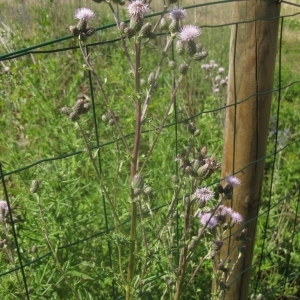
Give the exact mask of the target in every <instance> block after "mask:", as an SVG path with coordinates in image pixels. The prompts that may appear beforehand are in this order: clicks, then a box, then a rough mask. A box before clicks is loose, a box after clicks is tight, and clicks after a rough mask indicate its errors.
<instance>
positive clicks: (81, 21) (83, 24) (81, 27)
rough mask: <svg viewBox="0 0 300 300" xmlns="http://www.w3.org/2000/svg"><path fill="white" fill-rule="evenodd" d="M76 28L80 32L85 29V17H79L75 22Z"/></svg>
mask: <svg viewBox="0 0 300 300" xmlns="http://www.w3.org/2000/svg"><path fill="white" fill-rule="evenodd" d="M77 28H78V30H79V31H80V32H82V31H86V29H87V21H86V20H85V19H81V20H80V21H79V23H78V24H77Z"/></svg>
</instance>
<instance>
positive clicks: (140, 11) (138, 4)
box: [127, 0, 149, 17]
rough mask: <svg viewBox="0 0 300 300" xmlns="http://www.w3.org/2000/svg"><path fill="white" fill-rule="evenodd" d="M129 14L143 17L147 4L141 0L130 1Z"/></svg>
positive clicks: (147, 7) (146, 10)
mask: <svg viewBox="0 0 300 300" xmlns="http://www.w3.org/2000/svg"><path fill="white" fill-rule="evenodd" d="M127 9H128V12H129V14H130V16H141V17H143V16H144V14H145V13H146V12H148V11H149V6H148V4H145V3H144V2H143V1H142V0H135V1H132V2H131V3H130V4H129V5H128V7H127Z"/></svg>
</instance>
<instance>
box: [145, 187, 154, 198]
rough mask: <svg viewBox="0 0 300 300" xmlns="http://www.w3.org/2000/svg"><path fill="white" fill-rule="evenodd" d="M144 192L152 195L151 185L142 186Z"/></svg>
mask: <svg viewBox="0 0 300 300" xmlns="http://www.w3.org/2000/svg"><path fill="white" fill-rule="evenodd" d="M144 194H145V195H147V196H148V197H150V198H151V197H152V196H153V189H152V187H151V186H145V187H144Z"/></svg>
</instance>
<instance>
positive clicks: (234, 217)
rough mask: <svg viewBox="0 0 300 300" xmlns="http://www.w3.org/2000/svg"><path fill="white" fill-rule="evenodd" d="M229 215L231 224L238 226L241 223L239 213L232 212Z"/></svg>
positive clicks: (241, 219)
mask: <svg viewBox="0 0 300 300" xmlns="http://www.w3.org/2000/svg"><path fill="white" fill-rule="evenodd" d="M229 215H230V217H231V222H232V223H237V224H240V223H242V222H243V217H242V215H241V214H240V213H238V212H236V211H232V212H231V213H230V214H229Z"/></svg>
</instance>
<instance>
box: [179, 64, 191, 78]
mask: <svg viewBox="0 0 300 300" xmlns="http://www.w3.org/2000/svg"><path fill="white" fill-rule="evenodd" d="M188 69H189V65H188V64H186V63H182V64H181V65H180V66H179V73H181V74H182V75H186V74H187V72H188Z"/></svg>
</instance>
